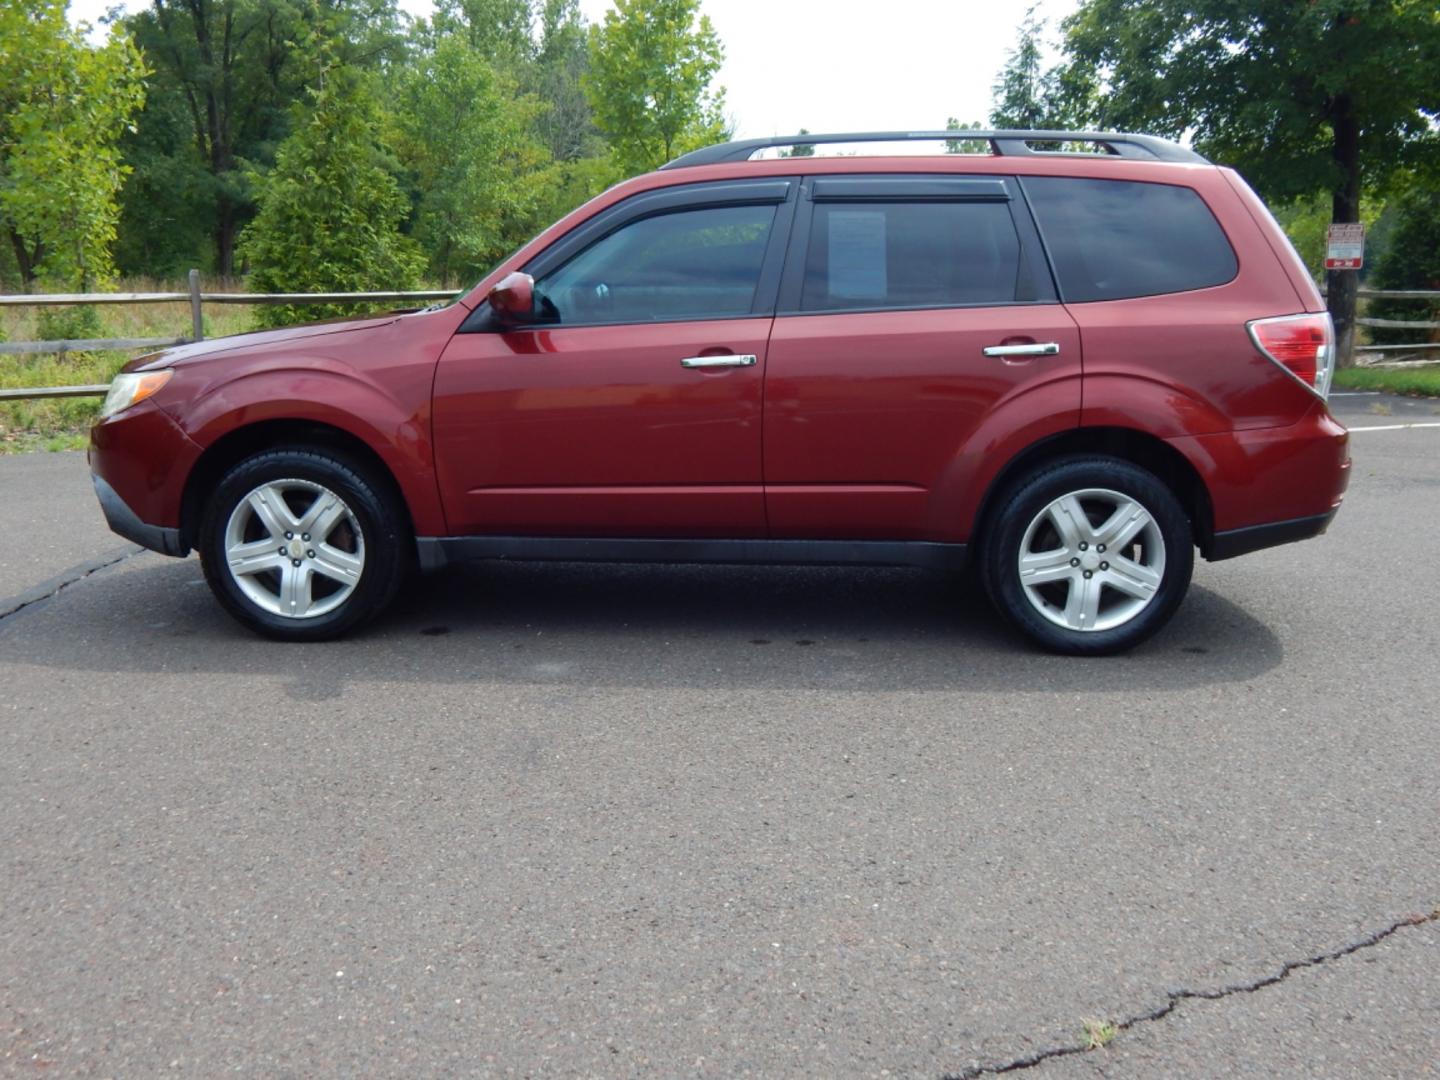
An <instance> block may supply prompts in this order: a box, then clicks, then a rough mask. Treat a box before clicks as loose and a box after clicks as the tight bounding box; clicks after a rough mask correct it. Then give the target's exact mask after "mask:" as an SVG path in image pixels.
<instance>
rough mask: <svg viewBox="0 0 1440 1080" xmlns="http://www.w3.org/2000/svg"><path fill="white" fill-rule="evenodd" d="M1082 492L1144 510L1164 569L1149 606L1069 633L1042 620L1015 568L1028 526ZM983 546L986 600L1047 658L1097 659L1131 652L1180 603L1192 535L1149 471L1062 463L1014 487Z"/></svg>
mask: <svg viewBox="0 0 1440 1080" xmlns="http://www.w3.org/2000/svg"><path fill="white" fill-rule="evenodd" d="M1084 488H1107V489H1109V490H1111V491H1115V492H1119V493H1120V494H1123V495H1127V496H1129V497H1130V498H1133V499H1135V500H1136V501H1137V502H1139V503H1140V504H1141V505H1142V506H1144V507H1145V509H1146V510H1147V511H1149V513H1150V515H1151V517H1153V518H1154V519H1155V522H1156V525H1157V526H1158V527H1159V530H1160V535H1161V537H1162V538H1163V540H1164V542H1165V571H1164V574H1163V576H1162V578H1161V582H1160V588H1159V589H1158V590H1157V591H1156V595H1155V597H1154V599H1153V600H1151V602H1150V604H1149V605H1148V606H1147V607H1146V608H1145V610H1144V611H1142V612H1141V613H1140V614H1139V615H1137V616H1135V617H1134V618H1133V619H1131V620H1130V621H1129V622H1127V623H1125V624H1123V625H1121V626H1117V627H1114V628H1112V629H1109V630H1093V631H1085V630H1070V629H1068V628H1066V627H1063V626H1057V625H1056V624H1055V623H1053V622H1051V621H1050V620H1049V619H1047V618H1045V616H1044V615H1042V614H1041V613H1040V612H1039V611H1037V610H1036V609H1035V607H1034V605H1032V604H1031V602H1030V600H1029V598H1028V597H1027V596H1026V594H1025V588H1024V586H1023V585H1022V584H1021V583H1020V573H1019V569H1018V563H1019V554H1020V545H1021V543H1022V542H1023V540H1024V537H1025V533H1026V530H1027V529H1028V528H1029V527H1030V523H1031V522H1032V521H1033V520H1034V518H1035V516H1036V515H1037V514H1039V513H1040V511H1041V510H1042V509H1044V508H1045V507H1046V506H1048V505H1049V504H1050V503H1051V502H1052V501H1054V500H1055V499H1057V498H1059V497H1060V496H1062V495H1065V494H1067V493H1069V492H1074V491H1080V490H1082V489H1084ZM989 532H990V535H989V537H988V538H987V540H986V542H985V543H984V545H983V549H982V551H983V554H982V560H983V563H982V567H981V570H982V574H983V576H984V579H985V588H986V591H987V592H988V593H989V595H990V598H991V601H992V602H993V603H994V604H995V606H996V607H997V608H998V609H999V611H1000V613H1001V615H1003V616H1004V617H1005V618H1006V619H1007V620H1008V621H1009V622H1010V623H1011V624H1012V625H1014V626H1015V627H1016V628H1017V629H1018V630H1020V631H1021V632H1022V633H1024V634H1025V635H1026V636H1028V637H1030V638H1031V639H1032V640H1034V641H1036V642H1037V643H1039V644H1040V645H1041V646H1043V647H1044V648H1046V649H1049V650H1051V651H1053V652H1060V653H1068V654H1071V655H1082V656H1103V655H1107V654H1110V653H1117V652H1123V651H1124V650H1126V649H1129V648H1133V647H1134V646H1136V645H1138V644H1140V643H1141V642H1142V641H1144V640H1146V639H1147V638H1149V637H1150V636H1151V635H1153V634H1154V633H1156V632H1157V631H1158V630H1159V629H1160V628H1161V627H1162V626H1164V625H1165V624H1166V623H1167V622H1168V621H1169V620H1170V618H1171V616H1173V615H1174V614H1175V610H1176V608H1178V607H1179V606H1180V602H1181V601H1182V600H1183V599H1184V598H1185V593H1186V591H1187V589H1188V588H1189V585H1190V575H1191V573H1192V571H1193V569H1194V562H1195V549H1194V540H1193V531H1192V529H1191V526H1190V521H1189V519H1188V518H1187V517H1186V516H1185V511H1184V510H1183V509H1182V507H1181V505H1180V502H1179V500H1178V499H1176V497H1175V495H1174V493H1173V492H1172V491H1171V490H1170V489H1169V487H1167V486H1166V485H1165V484H1164V483H1163V482H1162V481H1161V480H1160V479H1159V478H1157V477H1156V476H1155V475H1154V474H1153V473H1150V472H1148V471H1146V470H1145V469H1142V468H1141V467H1139V466H1138V465H1134V464H1132V463H1130V462H1128V461H1123V460H1121V459H1120V458H1107V457H1100V456H1085V457H1076V458H1068V459H1063V460H1061V461H1057V462H1054V463H1052V464H1051V465H1049V466H1046V467H1045V468H1043V469H1041V470H1040V471H1039V472H1037V473H1034V474H1032V475H1031V477H1030V478H1029V479H1027V480H1023V481H1021V482H1020V483H1019V484H1018V485H1016V487H1014V488H1013V489H1012V491H1011V493H1010V494H1009V495H1008V496H1007V497H1006V499H1005V501H1004V503H1003V504H1002V506H1001V509H1000V510H999V512H998V513H997V515H996V517H995V519H994V525H993V527H992V528H991V529H990V530H989Z"/></svg>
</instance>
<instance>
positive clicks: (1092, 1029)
mask: <svg viewBox="0 0 1440 1080" xmlns="http://www.w3.org/2000/svg"><path fill="white" fill-rule="evenodd" d="M1080 1023H1081V1024H1082V1025H1084V1028H1085V1049H1086V1050H1099V1049H1100V1048H1101V1047H1103V1046H1109V1045H1110V1043H1111V1041H1112V1040H1113V1039H1114V1038H1115V1036H1116V1035H1117V1034H1118V1033H1119V1031H1120V1029H1119V1028H1117V1027H1116V1026H1115V1025H1114V1024H1112V1023H1110V1021H1108V1020H1081V1021H1080Z"/></svg>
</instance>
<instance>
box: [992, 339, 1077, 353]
mask: <svg viewBox="0 0 1440 1080" xmlns="http://www.w3.org/2000/svg"><path fill="white" fill-rule="evenodd" d="M980 351H981V352H983V353H984V354H985V355H986V356H1058V355H1059V354H1060V346H1059V344H1058V343H1056V342H1054V341H1046V342H1043V343H1041V344H1038V345H986V346H985V348H983V349H981V350H980Z"/></svg>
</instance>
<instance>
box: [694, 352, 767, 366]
mask: <svg viewBox="0 0 1440 1080" xmlns="http://www.w3.org/2000/svg"><path fill="white" fill-rule="evenodd" d="M755 364H756V359H755V355H754V354H753V353H746V354H744V355H743V356H737V355H735V354H734V353H726V354H723V355H720V356H687V357H685V359H683V360H681V361H680V366H681V367H684V368H712V367H754V366H755Z"/></svg>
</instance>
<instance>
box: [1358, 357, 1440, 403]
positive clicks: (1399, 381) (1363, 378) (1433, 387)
mask: <svg viewBox="0 0 1440 1080" xmlns="http://www.w3.org/2000/svg"><path fill="white" fill-rule="evenodd" d="M1335 387H1336V388H1337V389H1340V390H1388V391H1389V392H1390V393H1392V394H1409V395H1411V396H1415V397H1440V363H1437V364H1435V365H1434V366H1427V367H1418V368H1342V369H1341V370H1339V371H1337V372H1335Z"/></svg>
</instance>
